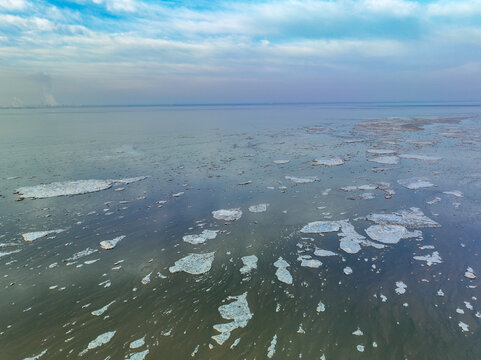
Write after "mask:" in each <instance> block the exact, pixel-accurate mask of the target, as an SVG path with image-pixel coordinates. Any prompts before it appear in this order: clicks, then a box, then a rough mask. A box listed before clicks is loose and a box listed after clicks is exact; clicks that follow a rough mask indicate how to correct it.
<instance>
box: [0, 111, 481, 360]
mask: <svg viewBox="0 0 481 360" xmlns="http://www.w3.org/2000/svg"><path fill="white" fill-rule="evenodd" d="M478 113H481V109H480V108H478V107H476V106H469V107H468V106H460V105H453V106H428V105H425V106H418V105H416V106H410V105H409V104H404V105H400V104H396V105H390V106H387V105H386V104H383V105H379V104H377V105H376V104H370V105H362V106H361V105H352V104H351V105H348V104H346V105H343V106H339V105H322V106H321V105H315V106H314V105H302V106H300V105H299V106H293V105H292V106H241V107H198V108H193V107H172V108H107V109H105V108H104V109H102V108H95V109H88V108H85V109H57V110H40V109H37V110H28V109H24V110H2V113H1V114H0V123H1V126H2V132H1V133H0V153H1V154H2V156H1V158H0V169H1V172H0V178H1V180H2V181H1V182H0V195H1V197H0V244H2V245H0V246H1V247H0V253H1V254H4V255H3V256H1V257H0V265H1V267H0V269H1V274H2V277H1V284H0V285H1V289H2V290H1V296H0V309H1V310H0V311H1V316H0V347H1V353H0V359H24V358H28V357H35V356H38V358H39V359H68V358H79V357H80V355H79V354H81V353H82V354H83V355H82V356H81V357H82V358H86V359H106V358H110V359H128V358H130V357H132V358H133V359H135V358H137V359H142V358H144V357H145V359H164V358H165V359H189V358H196V359H226V358H228V359H266V358H268V355H272V358H273V359H299V358H302V359H321V358H323V356H324V357H325V358H326V359H364V358H365V359H441V358H442V359H478V358H480V357H481V350H480V347H479V338H480V334H481V333H480V331H481V326H480V325H481V303H480V299H481V291H480V290H479V285H480V284H479V279H480V278H481V266H480V259H479V253H480V250H481V245H480V242H479V234H480V233H481V221H480V207H479V204H480V200H481V195H480V194H481V191H480V187H481V167H480V165H479V164H480V160H481V159H480V157H481V155H480V154H481V152H480V144H481V143H480V138H481V124H480V123H479V119H478V118H477V114H478ZM369 149H388V150H394V151H395V153H394V154H389V156H398V155H403V154H415V155H423V156H434V157H440V158H442V159H440V160H435V161H433V160H431V161H426V160H417V159H412V158H406V157H402V156H399V161H398V163H397V164H391V165H389V164H387V165H382V164H379V163H374V162H371V161H368V159H372V158H374V157H375V155H371V154H369V153H368V152H367V151H366V150H369ZM316 158H317V159H319V158H341V159H343V160H344V164H342V165H338V166H324V165H316V163H315V162H313V160H314V159H316ZM275 160H290V161H289V162H288V163H286V164H275V163H274V161H275ZM136 176H148V178H146V179H145V180H142V181H138V182H135V183H130V184H125V185H124V184H114V185H113V186H112V187H111V188H109V189H106V190H103V191H99V192H92V193H86V194H83V195H76V196H61V197H51V198H45V199H29V198H27V199H24V200H22V201H16V200H18V199H19V198H20V196H19V195H18V194H14V191H15V190H16V189H17V188H20V187H25V186H34V185H38V184H47V183H52V182H57V181H73V180H83V179H123V178H131V177H136ZM286 176H287V177H297V178H309V177H316V178H317V179H318V180H317V181H314V182H311V183H305V184H299V183H295V182H293V181H291V180H288V179H286ZM416 177H426V178H428V179H429V181H430V182H431V183H432V184H434V185H435V186H433V187H427V188H420V189H418V190H411V189H408V188H406V187H404V186H402V185H401V184H399V183H398V180H401V179H409V178H416ZM380 182H384V183H389V189H391V190H392V191H393V192H394V194H392V195H390V196H387V193H386V192H385V191H383V190H382V189H379V188H376V187H378V184H379V183H380ZM240 184H242V185H240ZM372 184H374V186H371V187H368V188H371V190H361V189H355V190H352V191H349V192H346V191H344V190H342V189H341V188H342V187H347V186H356V187H358V186H362V185H372ZM372 188H374V189H372ZM454 190H456V191H460V192H461V193H462V194H463V197H456V196H455V195H453V194H446V193H444V192H450V191H454ZM180 193H183V194H180ZM366 193H371V194H372V195H369V196H366ZM174 194H175V195H176V196H173V195H174ZM458 195H459V194H458ZM436 198H439V199H440V200H439V201H437V200H436V201H435V203H433V204H428V202H431V201H432V200H434V199H436ZM262 203H267V204H269V206H268V207H267V211H265V212H260V213H253V212H250V211H249V210H248V208H249V207H250V206H252V205H258V204H262ZM412 207H416V208H419V209H420V210H421V211H422V212H423V213H424V215H425V216H427V217H429V218H430V219H432V220H434V221H436V222H437V223H439V224H440V225H441V226H440V227H437V228H427V227H422V228H418V229H413V228H408V230H409V231H414V230H419V231H421V232H422V237H419V236H418V237H411V238H407V239H402V240H400V242H399V243H397V244H393V245H389V246H387V247H385V248H384V249H376V248H374V247H372V246H370V247H366V246H364V245H362V246H361V250H360V251H359V252H358V253H355V254H349V253H346V252H344V251H343V250H341V249H340V248H339V240H340V236H339V232H326V233H320V234H305V233H301V232H300V230H301V228H302V227H303V226H305V225H306V224H307V223H309V222H314V221H339V220H346V219H349V222H350V223H351V224H352V225H353V226H354V229H355V231H356V232H357V233H358V234H359V235H361V236H364V237H365V238H366V240H370V239H369V237H368V236H367V234H366V232H365V229H367V228H368V227H369V226H371V225H373V224H374V223H373V222H371V221H368V220H367V219H366V216H367V215H369V214H371V213H386V214H390V213H393V212H397V211H399V210H408V209H410V208H412ZM232 208H239V209H241V211H242V217H241V218H240V219H238V220H236V221H222V220H216V219H214V218H213V216H212V211H215V210H219V209H232ZM55 229H66V231H64V232H61V233H58V234H53V235H50V236H46V237H42V238H39V239H36V240H35V241H32V242H26V241H24V240H23V238H22V234H24V233H27V232H33V231H46V230H55ZM206 229H207V230H218V231H219V232H218V233H217V236H216V237H215V239H210V240H207V241H206V242H205V243H203V244H197V245H194V244H190V243H186V242H184V241H182V237H183V236H185V235H189V234H200V233H202V231H203V230H206ZM121 235H124V236H125V238H123V239H122V240H121V241H120V242H119V243H118V244H117V246H116V247H115V248H114V249H112V250H104V249H102V248H101V247H100V245H99V243H100V242H101V241H103V240H111V239H114V238H116V237H118V236H121ZM378 245H379V243H378ZM316 248H317V249H324V250H331V251H333V252H335V253H336V254H337V255H335V256H330V257H318V256H315V255H314V250H315V249H316ZM86 249H89V251H88V252H89V253H90V254H89V255H86V256H84V257H79V258H78V259H74V260H72V259H71V258H72V256H73V255H74V254H76V253H79V252H81V251H84V250H86ZM13 251H16V252H13ZM435 251H437V252H438V253H439V256H440V257H441V259H442V263H439V264H432V265H431V266H427V263H426V262H425V261H420V260H415V259H414V258H413V257H414V256H426V255H430V254H432V253H433V252H435ZM9 252H12V253H11V254H5V253H9ZM209 252H215V258H214V260H213V262H212V264H211V268H210V270H208V271H206V272H205V273H202V274H198V275H194V274H189V273H186V272H176V273H171V272H170V271H169V268H170V267H172V266H173V265H174V263H175V262H176V261H178V260H179V259H181V258H184V257H186V256H188V255H189V254H191V253H197V254H205V253H209ZM248 255H256V256H257V258H258V262H257V269H252V270H251V272H250V273H249V274H241V273H240V271H239V270H240V268H241V267H242V266H243V263H242V260H241V258H242V257H243V256H248ZM300 255H304V256H310V257H311V259H315V260H319V261H321V262H322V265H321V266H320V267H318V268H308V267H302V266H301V261H300V260H299V259H298V257H299V256H300ZM279 257H282V258H283V259H284V260H285V261H286V262H287V263H288V264H289V265H290V266H289V267H287V270H288V271H289V273H290V274H291V276H292V279H293V283H292V284H286V283H284V282H281V281H279V280H278V278H277V277H276V275H275V273H276V270H277V268H276V267H274V265H273V264H274V262H276V260H278V258H279ZM69 259H70V260H69ZM97 259H98V260H97ZM94 260H97V261H95V262H93V261H94ZM55 263H56V265H54V264H55ZM346 267H350V268H351V269H352V274H350V275H346V274H345V273H344V271H343V270H344V269H345V268H346ZM468 267H471V268H472V271H473V273H474V275H476V276H477V277H476V278H475V279H468V278H466V277H465V276H464V275H465V272H466V270H467V268H468ZM150 273H152V274H151V276H150V282H146V281H144V282H146V283H142V279H144V277H145V276H146V275H148V274H150ZM400 281H402V282H403V283H404V284H405V285H406V286H407V288H406V292H405V293H404V294H401V295H398V294H397V293H396V291H395V289H396V287H397V286H396V282H400ZM440 289H441V290H442V293H443V294H444V296H439V295H438V291H439V290H440ZM246 292H247V297H246V300H247V303H248V308H249V311H250V313H251V315H252V316H251V317H249V316H247V317H244V318H243V319H247V324H242V325H245V326H236V328H235V329H234V330H232V331H231V333H230V336H229V338H228V339H227V340H226V341H225V342H224V343H223V344H222V345H219V344H218V343H217V342H216V341H215V339H213V338H212V336H214V335H218V334H219V332H218V331H216V330H215V329H214V328H213V326H214V325H217V324H227V323H230V322H232V321H235V320H233V319H232V318H231V319H225V318H222V316H221V313H220V312H219V307H220V306H222V305H226V304H229V303H230V302H232V301H234V300H233V299H230V300H227V299H228V298H229V296H239V295H242V294H244V293H246ZM113 301H115V302H113ZM320 301H322V303H323V304H324V305H325V311H320V312H317V311H316V309H317V307H318V304H319V302H320ZM112 302H113V303H112ZM110 303H111V305H110V306H108V308H107V309H106V310H105V312H103V313H102V314H101V315H99V316H95V315H92V312H94V311H95V310H99V309H101V308H103V307H105V306H106V305H107V304H110ZM237 315H239V314H237ZM241 315H242V314H241ZM241 317H242V316H241ZM460 323H461V325H462V326H464V324H466V325H467V331H463V329H462V327H461V326H460ZM357 329H360V330H361V332H362V335H354V334H353V332H355V331H356V330H357ZM113 331H115V333H114V335H113V336H112V337H111V338H110V336H106V337H100V340H99V338H98V336H99V335H102V334H108V333H109V332H113ZM357 334H359V332H357ZM144 336H145V343H144V344H142V342H139V343H138V344H137V345H139V344H140V346H138V347H137V345H135V343H134V344H132V347H131V346H130V345H131V343H132V342H133V341H135V340H138V339H141V338H143V337H144ZM275 336H276V340H277V342H276V343H275V344H274V345H272V346H271V344H273V343H272V340H273V338H274V337H275ZM89 347H90V349H89ZM85 349H87V350H88V351H86V352H85V351H84V350H85ZM269 349H270V350H271V351H270V352H269V351H268V350H269ZM360 350H363V351H362V352H361V351H360ZM192 354H193V355H192Z"/></svg>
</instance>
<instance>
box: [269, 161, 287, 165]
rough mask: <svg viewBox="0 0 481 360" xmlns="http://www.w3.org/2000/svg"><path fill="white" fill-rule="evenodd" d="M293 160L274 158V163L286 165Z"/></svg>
mask: <svg viewBox="0 0 481 360" xmlns="http://www.w3.org/2000/svg"><path fill="white" fill-rule="evenodd" d="M290 161H291V160H274V161H273V163H274V164H276V165H284V164H287V163H288V162H290Z"/></svg>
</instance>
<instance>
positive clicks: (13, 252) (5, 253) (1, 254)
mask: <svg viewBox="0 0 481 360" xmlns="http://www.w3.org/2000/svg"><path fill="white" fill-rule="evenodd" d="M20 251H22V250H21V249H17V250H12V251H4V252H1V251H0V257H2V256H7V255H10V254H16V253H18V252H20Z"/></svg>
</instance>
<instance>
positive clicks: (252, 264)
mask: <svg viewBox="0 0 481 360" xmlns="http://www.w3.org/2000/svg"><path fill="white" fill-rule="evenodd" d="M241 260H242V263H243V264H244V266H243V267H241V268H240V270H239V271H240V273H241V274H247V273H250V272H251V271H252V270H254V269H257V260H258V259H257V256H255V255H248V256H243V257H242V258H241Z"/></svg>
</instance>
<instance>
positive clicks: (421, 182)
mask: <svg viewBox="0 0 481 360" xmlns="http://www.w3.org/2000/svg"><path fill="white" fill-rule="evenodd" d="M397 182H398V184H399V185H402V186H404V187H405V188H407V189H409V190H418V189H423V188H429V187H433V186H435V185H434V184H433V183H432V182H431V181H429V179H428V178H427V177H413V178H408V179H400V180H398V181H397Z"/></svg>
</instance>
